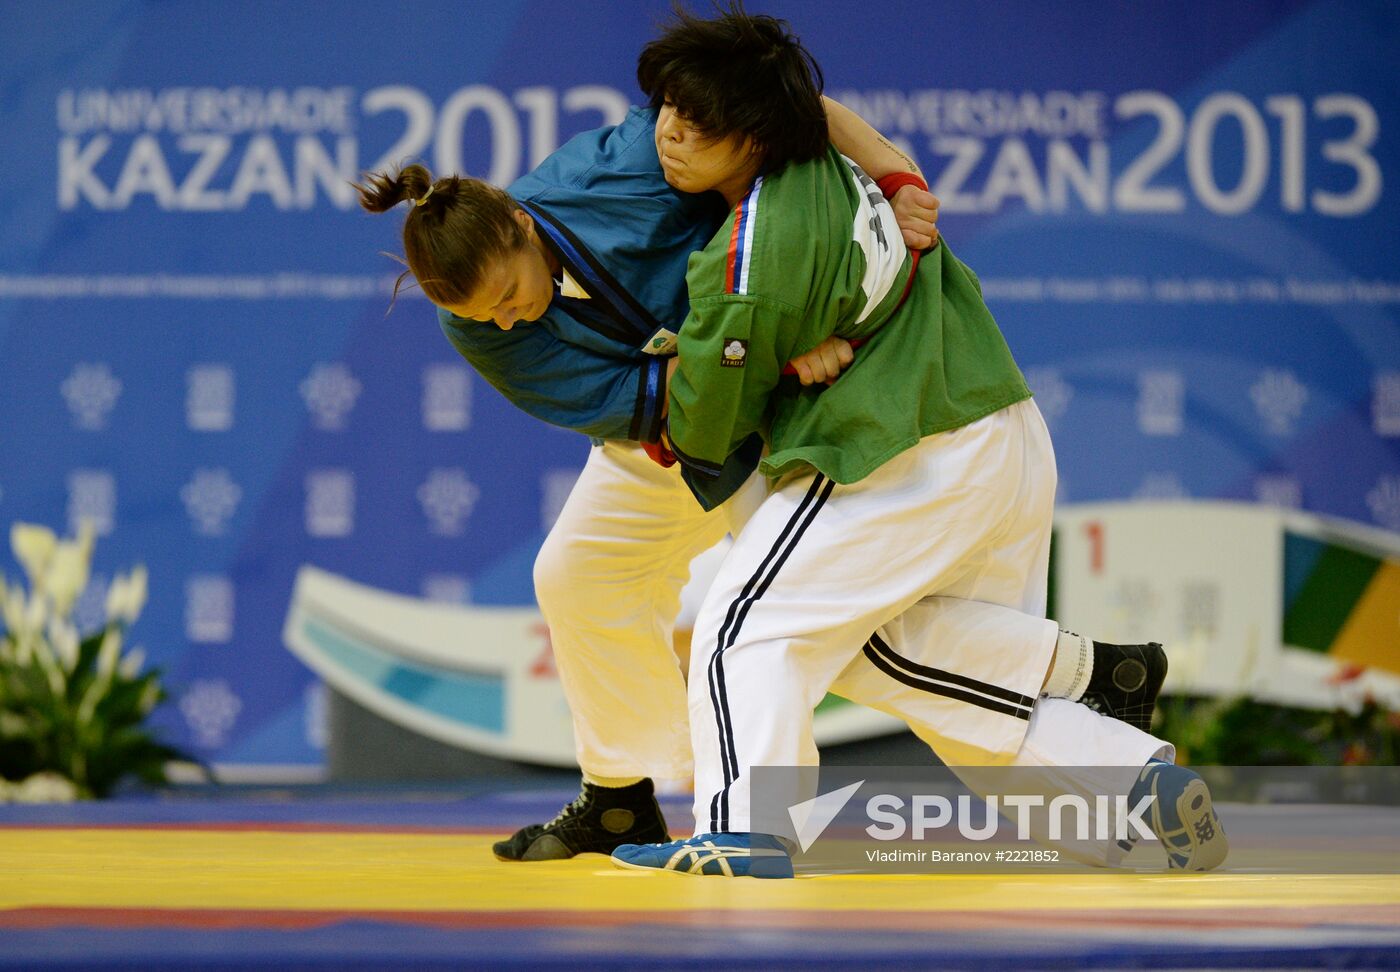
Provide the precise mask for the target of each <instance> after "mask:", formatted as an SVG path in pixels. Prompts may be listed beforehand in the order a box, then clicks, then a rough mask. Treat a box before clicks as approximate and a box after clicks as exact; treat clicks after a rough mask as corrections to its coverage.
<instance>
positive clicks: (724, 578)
mask: <svg viewBox="0 0 1400 972" xmlns="http://www.w3.org/2000/svg"><path fill="white" fill-rule="evenodd" d="M1055 478H1056V473H1055V458H1054V452H1053V449H1052V447H1051V444H1050V436H1049V433H1048V431H1047V430H1046V428H1045V423H1044V421H1043V420H1042V419H1041V416H1040V412H1039V410H1038V409H1037V408H1036V406H1035V404H1034V403H1033V402H1031V401H1025V402H1021V403H1019V404H1016V405H1013V406H1011V407H1010V408H1006V409H1003V410H1001V411H999V412H996V413H994V414H993V415H990V416H988V417H986V418H984V419H981V420H980V421H977V422H974V423H972V424H971V425H969V426H966V427H964V428H962V429H957V430H954V431H951V432H946V433H942V434H940V435H934V436H929V437H928V438H925V439H924V440H923V441H922V442H921V443H919V444H918V445H917V446H915V447H914V448H911V449H909V450H907V451H906V452H904V453H901V454H900V455H898V456H896V457H895V458H893V459H891V460H890V461H889V462H887V463H886V464H885V465H884V466H882V467H880V468H879V469H878V470H876V471H875V472H874V473H872V474H871V475H870V476H868V477H866V478H865V479H863V480H861V481H860V482H858V483H853V484H851V485H847V486H839V485H837V484H835V483H834V482H832V481H831V480H829V479H827V478H826V477H825V476H822V475H807V476H802V477H797V478H793V479H790V480H788V481H785V482H783V483H781V484H779V486H778V488H777V489H775V490H774V491H773V492H772V493H770V494H769V495H768V496H767V497H766V498H765V499H764V500H763V502H762V503H761V505H760V506H759V507H758V509H757V511H756V512H754V514H753V515H752V517H751V518H749V519H748V521H747V523H746V524H745V526H744V528H743V531H742V532H741V533H740V534H739V535H738V537H737V538H736V540H735V543H734V546H733V548H732V549H731V550H730V552H729V555H728V556H727V557H726V559H725V561H724V563H723V564H722V566H721V567H720V570H719V573H718V575H717V576H716V578H715V581H714V583H713V585H712V586H711V588H710V591H709V593H708V595H707V596H706V598H705V601H704V603H703V605H702V606H701V608H700V613H699V616H698V618H697V620H696V625H695V635H694V639H693V641H692V645H691V667H690V680H689V702H690V723H691V738H692V740H693V744H694V754H695V815H696V832H697V833H702V832H721V831H740V832H742V831H747V830H749V829H751V828H750V826H749V798H750V782H751V780H750V775H751V774H750V771H751V768H752V767H754V766H811V765H815V764H816V762H817V749H816V745H815V743H814V741H813V738H812V710H813V708H814V707H815V706H816V705H817V703H818V702H820V701H821V699H822V697H823V696H824V695H825V693H826V692H827V691H828V690H830V691H833V692H836V693H837V694H840V695H844V696H846V697H847V698H850V699H852V700H853V701H858V702H862V703H864V704H867V705H871V706H874V707H875V708H878V709H881V710H884V711H886V712H889V713H891V714H893V715H896V716H898V717H899V718H902V719H904V720H905V721H906V722H908V724H909V725H910V727H911V728H912V729H913V730H914V731H915V732H916V733H917V734H918V735H919V736H920V737H921V738H922V739H924V740H925V741H926V742H928V743H929V744H930V745H931V746H932V747H933V748H934V750H935V751H936V752H937V753H938V755H939V756H940V758H942V759H943V760H944V761H945V762H946V763H948V764H949V765H953V766H957V765H1031V766H1045V765H1058V766H1124V767H1140V766H1141V765H1143V764H1144V763H1146V762H1147V760H1148V759H1149V758H1151V757H1152V756H1153V755H1154V754H1157V753H1159V752H1162V751H1163V750H1164V749H1169V747H1165V746H1164V744H1163V743H1162V742H1160V741H1159V740H1156V739H1154V738H1153V737H1152V736H1149V735H1147V734H1146V733H1143V732H1140V731H1138V730H1136V729H1133V728H1132V727H1130V726H1128V725H1126V724H1124V723H1121V722H1117V721H1116V720H1112V719H1108V718H1106V717H1103V716H1099V715H1098V714H1096V713H1094V712H1092V711H1090V710H1088V709H1087V708H1085V707H1084V706H1082V705H1078V704H1077V703H1068V702H1063V700H1051V701H1054V702H1056V703H1057V704H1054V705H1045V704H1042V705H1039V706H1036V705H1035V699H1036V696H1037V695H1038V693H1039V690H1040V687H1041V684H1042V683H1043V681H1044V678H1045V673H1046V670H1047V668H1048V666H1049V662H1050V658H1051V655H1052V653H1053V651H1054V646H1055V641H1056V637H1057V630H1058V629H1057V626H1056V625H1055V623H1054V622H1053V621H1048V620H1045V619H1044V617H1043V613H1044V609H1045V596H1046V581H1047V574H1048V568H1049V550H1050V530H1051V521H1052V516H1053V507H1054V496H1055ZM872 631H873V632H875V635H874V637H872V636H871V632H872ZM1033 707H1034V709H1033ZM1033 712H1034V715H1033Z"/></svg>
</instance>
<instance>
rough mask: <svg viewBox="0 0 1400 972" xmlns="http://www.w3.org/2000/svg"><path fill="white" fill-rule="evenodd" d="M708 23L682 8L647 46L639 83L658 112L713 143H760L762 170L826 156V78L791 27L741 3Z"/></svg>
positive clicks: (722, 9) (639, 68)
mask: <svg viewBox="0 0 1400 972" xmlns="http://www.w3.org/2000/svg"><path fill="white" fill-rule="evenodd" d="M718 9H719V16H717V17H715V18H714V19H712V20H705V19H702V18H700V17H697V16H695V15H694V14H692V13H690V12H688V11H686V10H685V9H683V8H680V7H677V8H675V10H674V21H673V22H672V23H671V24H670V25H668V26H667V27H666V28H665V29H664V30H663V32H662V34H661V36H660V37H658V38H657V39H656V40H654V41H652V42H651V43H649V44H647V45H646V47H644V48H642V54H641V57H640V58H638V60H637V84H638V85H639V86H640V87H641V89H642V92H643V93H644V94H645V95H646V96H647V98H648V99H649V100H650V103H651V106H652V107H653V108H660V107H661V106H662V105H663V104H667V103H669V104H671V105H672V106H674V108H675V110H676V113H677V114H678V115H680V117H681V118H682V119H684V120H685V121H686V122H688V123H689V124H691V125H693V126H694V127H695V128H697V129H698V130H699V131H701V132H702V133H704V134H705V135H706V136H707V137H709V138H725V137H726V136H729V135H739V136H748V137H749V138H751V139H753V141H754V144H755V146H756V147H757V150H758V152H759V155H760V156H761V159H762V161H761V162H760V171H761V172H771V171H773V170H776V169H780V168H782V167H783V166H784V165H786V164H787V163H789V162H803V161H806V160H808V159H814V158H816V157H817V156H819V155H821V154H822V153H823V152H825V151H826V147H827V141H828V135H827V128H826V110H825V108H824V107H823V105H822V84H823V80H822V72H821V68H820V67H819V66H818V65H817V62H816V60H815V59H814V58H813V57H812V55H811V54H810V53H809V52H808V51H807V49H806V48H804V47H803V46H802V42H801V41H799V40H798V39H797V37H796V36H794V35H793V34H792V33H791V32H790V30H789V29H788V25H787V22H786V21H782V20H777V19H775V18H773V17H768V16H765V15H763V14H750V13H746V12H745V11H744V10H743V7H742V6H741V4H739V3H734V4H732V5H731V6H729V7H728V8H725V7H719V8H718Z"/></svg>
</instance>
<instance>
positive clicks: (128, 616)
mask: <svg viewBox="0 0 1400 972" xmlns="http://www.w3.org/2000/svg"><path fill="white" fill-rule="evenodd" d="M145 606H146V568H145V567H142V566H138V567H136V568H135V569H134V570H132V572H131V573H130V574H127V575H126V576H122V575H120V574H119V575H117V577H116V578H115V579H114V580H113V581H112V586H111V587H109V588H108V589H107V620H108V621H116V622H120V623H122V624H125V625H131V624H133V623H134V622H135V621H136V619H137V618H138V617H140V615H141V609H142V608H144V607H145Z"/></svg>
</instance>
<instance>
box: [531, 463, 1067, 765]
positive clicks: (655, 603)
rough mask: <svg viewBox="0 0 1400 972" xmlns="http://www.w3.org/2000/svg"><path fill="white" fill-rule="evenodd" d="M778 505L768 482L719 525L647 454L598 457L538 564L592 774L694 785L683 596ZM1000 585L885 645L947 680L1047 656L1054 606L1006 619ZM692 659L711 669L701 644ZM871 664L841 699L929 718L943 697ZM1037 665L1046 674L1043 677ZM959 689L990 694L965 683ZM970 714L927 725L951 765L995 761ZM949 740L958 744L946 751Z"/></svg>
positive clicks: (844, 686) (542, 601) (940, 601)
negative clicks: (969, 664) (975, 659)
mask: <svg viewBox="0 0 1400 972" xmlns="http://www.w3.org/2000/svg"><path fill="white" fill-rule="evenodd" d="M767 495H768V490H767V485H766V483H764V482H763V480H762V479H761V478H758V477H755V479H754V480H753V481H751V482H750V483H749V484H748V485H747V486H746V487H745V489H744V490H743V491H742V492H741V493H740V494H739V495H737V496H735V497H734V499H733V500H731V501H730V502H729V503H726V504H725V505H724V507H722V508H721V509H720V510H716V511H713V512H711V513H705V512H703V511H702V510H701V509H700V507H699V506H698V505H697V504H696V502H695V500H694V498H693V497H692V496H691V495H690V490H689V489H688V488H687V487H686V485H685V484H684V483H683V482H682V481H681V477H680V473H679V469H678V468H671V469H663V468H661V467H660V466H658V465H656V464H655V463H654V462H652V461H651V460H650V459H648V458H647V457H646V454H645V453H644V452H643V451H642V450H641V449H640V448H639V447H637V446H635V445H631V444H629V443H620V442H608V443H606V444H604V445H602V446H595V447H594V448H593V449H592V451H591V452H590V453H589V456H588V462H587V464H586V465H585V466H584V469H583V472H582V473H581V474H580V476H579V479H578V482H577V483H576V484H575V486H574V488H573V490H572V492H571V493H570V495H569V499H568V501H567V502H566V503H565V505H564V508H563V510H562V511H561V512H560V515H559V518H558V520H557V521H556V522H555V524H554V527H553V529H551V531H550V534H549V537H548V538H547V539H546V540H545V543H544V546H543V547H542V548H541V550H540V553H539V556H538V558H537V559H536V562H535V592H536V596H537V598H538V600H539V605H540V610H541V611H542V612H543V614H544V617H545V620H546V621H547V622H548V623H549V628H550V637H551V640H552V643H553V649H554V658H555V663H556V666H557V668H558V671H559V677H560V680H561V682H562V686H563V689H564V694H565V697H566V698H567V699H568V701H569V707H570V710H571V712H572V716H573V725H574V743H575V749H576V753H577V756H578V761H579V766H580V767H581V768H582V769H583V771H584V772H585V773H588V774H589V775H591V776H611V777H626V776H651V777H655V778H657V779H668V780H682V779H687V778H689V777H690V775H691V773H692V769H693V766H692V760H691V732H690V723H689V720H688V718H687V709H686V686H685V680H684V679H683V678H682V676H681V672H680V669H679V667H678V665H677V662H676V656H675V651H674V649H673V641H672V633H673V627H674V619H675V616H676V612H677V606H678V604H679V600H680V592H681V590H682V588H683V587H684V586H685V584H686V581H687V579H688V572H689V566H690V562H691V560H692V559H693V558H694V557H695V556H696V555H697V554H698V553H700V552H701V551H703V550H705V549H707V548H709V547H710V546H711V545H713V544H714V543H715V542H716V541H717V540H718V539H719V538H720V537H722V536H723V535H724V534H725V532H726V531H728V530H731V529H732V530H734V531H735V532H736V534H737V533H738V532H739V527H740V526H741V525H742V523H743V522H744V521H745V520H746V518H747V516H749V515H751V514H752V512H753V510H754V509H755V508H757V507H758V505H759V504H760V503H762V502H763V500H764V498H765V497H766V496H767ZM994 581H995V578H994V577H990V576H989V577H986V578H984V579H983V581H982V582H981V583H980V584H973V585H970V586H967V587H965V588H964V589H965V590H966V591H968V592H969V593H968V596H971V597H979V598H980V599H979V600H976V601H967V600H964V599H962V598H956V597H950V598H928V599H925V600H923V601H920V602H919V603H918V604H916V605H914V607H913V608H911V609H910V611H909V612H908V614H907V616H906V617H905V618H904V619H903V620H896V621H893V622H891V623H890V625H888V626H887V627H886V629H885V631H886V634H885V635H884V636H882V637H886V643H890V642H889V640H888V639H890V638H892V639H894V640H897V641H899V642H900V643H901V644H904V645H905V647H904V649H903V650H904V651H905V652H906V655H905V657H907V658H909V659H911V660H915V661H922V663H923V664H925V665H926V666H929V667H933V668H938V669H941V670H946V668H947V666H945V665H943V664H942V658H943V656H944V654H945V653H948V652H951V654H952V657H958V656H961V655H965V654H969V653H972V652H974V650H975V648H976V646H977V645H978V644H979V643H981V642H984V641H987V640H989V639H993V640H994V639H1002V640H1010V641H1016V642H1018V643H1021V644H1024V645H1031V646H1034V645H1040V644H1041V643H1042V642H1043V640H1044V639H1045V638H1046V637H1047V632H1049V631H1051V630H1052V629H1053V625H1049V624H1048V623H1047V622H1046V621H1045V620H1043V619H1042V618H1041V617H1040V615H1041V613H1042V612H1043V610H1044V602H1043V600H1035V599H1032V600H1029V601H1026V602H1024V607H1025V609H1026V610H1027V611H1028V612H1029V615H1027V614H1023V613H1021V611H1020V610H1019V607H1020V605H1019V604H1017V609H1008V608H1006V607H1002V606H1000V605H998V604H995V603H992V598H991V597H990V596H988V595H987V585H988V584H990V583H993V582H994ZM1041 586H1042V588H1043V583H1042V585H1041ZM1041 597H1042V598H1043V590H1042V593H1041ZM1002 600H1007V601H1008V602H1010V603H1015V602H1014V599H1007V598H1003V599H1002ZM916 619H917V622H918V623H917V625H916V624H915V623H914V622H915V620H916ZM905 627H909V628H913V627H917V628H918V629H919V630H920V631H922V632H923V633H924V636H925V637H926V638H927V639H928V644H927V647H926V648H910V647H908V645H907V642H908V636H907V635H906V634H905V632H904V628H905ZM868 641H870V631H869V630H866V631H864V632H862V633H861V634H860V635H859V636H858V637H857V638H856V639H854V640H853V641H852V642H851V644H850V645H849V646H848V650H849V651H850V652H853V653H859V652H860V651H861V647H862V646H863V645H866V644H867V642H868ZM692 652H693V653H695V654H701V655H705V656H706V657H708V652H706V651H705V649H704V646H703V645H702V644H701V643H700V642H699V641H698V640H697V641H696V642H695V645H694V646H693V648H692ZM865 659H866V656H865V655H864V654H859V657H857V658H856V659H855V660H854V661H852V663H851V664H850V665H849V666H848V670H847V671H846V672H845V673H843V674H842V675H841V676H840V677H838V678H837V680H836V682H835V683H834V684H833V685H832V691H833V692H835V693H836V694H838V695H843V696H845V697H846V698H849V699H851V700H853V701H856V702H861V703H864V704H867V705H870V706H873V707H875V708H878V709H881V710H884V711H886V712H893V713H895V714H896V715H899V714H902V713H903V712H905V711H917V710H918V708H919V705H918V704H919V703H923V702H925V701H927V700H930V699H935V698H936V697H934V696H929V695H928V694H927V693H926V692H925V691H923V690H922V689H921V688H919V687H910V686H908V685H906V684H904V683H903V682H901V681H898V680H897V679H895V678H891V677H889V676H888V675H886V674H885V673H884V672H883V671H881V670H880V669H878V668H876V667H874V666H873V665H872V664H870V663H868V662H867V661H866V660H865ZM1032 665H1033V667H1034V666H1038V667H1040V669H1041V674H1043V671H1044V666H1043V665H1041V664H1039V662H1033V663H1032ZM915 674H916V675H918V674H919V673H915ZM991 674H992V676H993V679H992V680H993V681H994V680H995V678H996V677H999V676H997V673H996V672H995V671H992V672H991ZM936 678H937V677H935V679H936ZM1039 684H1040V683H1039V682H1036V687H1038V686H1039ZM945 690H946V691H948V692H950V693H951V692H960V691H966V692H969V693H971V694H973V695H981V694H983V693H982V692H979V691H978V690H977V689H976V688H975V687H973V688H971V689H966V688H964V687H963V686H959V685H957V684H954V683H948V684H947V685H946V689H945ZM1022 694H1025V695H1029V694H1033V693H1031V692H1026V693H1017V695H1018V698H1017V699H1015V700H1012V702H1023V701H1024V700H1023V699H1020V698H1019V696H1020V695H1022ZM950 697H951V696H950ZM993 698H995V696H993ZM1001 701H1006V700H1004V699H1002V700H1001ZM1011 707H1013V708H1015V707H1017V706H1016V705H1014V704H1012V705H1011ZM963 715H964V710H963V708H962V707H955V706H945V707H943V708H941V709H938V708H935V710H934V711H928V712H922V713H921V717H922V719H923V723H922V724H926V725H927V726H929V727H930V729H929V730H928V731H931V732H933V733H935V735H932V736H929V737H927V738H928V740H929V742H930V743H933V742H935V741H938V742H939V743H940V745H939V756H940V757H941V758H942V759H944V761H946V762H957V761H965V762H976V761H978V759H979V757H981V755H982V753H983V750H982V749H981V748H979V747H977V746H973V747H965V746H962V747H960V746H959V745H957V743H956V739H957V738H958V737H957V736H956V735H955V734H954V730H956V728H957V727H958V726H960V725H962V719H963ZM922 724H921V723H916V724H915V731H917V732H923V731H925V730H923V729H921V728H920V726H921V725H922ZM945 730H946V732H945ZM938 733H943V735H946V736H947V741H946V743H945V741H944V739H943V736H942V735H937V734H938Z"/></svg>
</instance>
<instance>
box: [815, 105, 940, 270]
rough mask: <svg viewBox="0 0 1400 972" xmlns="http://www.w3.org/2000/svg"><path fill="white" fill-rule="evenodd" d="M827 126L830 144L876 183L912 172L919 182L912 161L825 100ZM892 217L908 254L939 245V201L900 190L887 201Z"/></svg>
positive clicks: (929, 195)
mask: <svg viewBox="0 0 1400 972" xmlns="http://www.w3.org/2000/svg"><path fill="white" fill-rule="evenodd" d="M822 103H823V104H824V105H825V106H826V126H827V131H828V132H829V133H830V136H831V144H833V145H835V146H836V149H837V151H839V152H840V153H841V154H842V155H844V156H846V157H847V158H849V159H851V160H852V161H854V162H855V164H856V165H858V166H860V167H861V168H862V169H864V170H865V174H866V175H868V176H870V178H872V179H875V180H877V181H878V180H880V179H883V178H884V177H885V176H887V175H893V174H894V173H896V172H911V173H913V174H914V175H917V176H920V177H921V178H922V176H923V173H922V172H920V171H919V167H918V166H917V165H915V164H914V160H913V159H911V158H910V157H909V156H908V155H906V154H905V153H903V152H901V151H900V150H899V148H898V147H896V146H895V145H894V143H893V142H891V141H890V140H889V139H887V138H885V137H884V136H883V135H881V134H880V133H879V132H877V131H876V130H875V129H873V128H871V127H870V125H869V124H867V123H866V121H865V119H864V118H861V117H860V116H859V115H857V114H856V113H855V112H853V111H851V109H849V108H847V107H846V106H845V105H843V104H841V103H840V102H839V101H833V100H831V99H830V98H827V97H825V96H823V97H822ZM890 205H891V206H893V207H894V215H895V219H896V221H897V222H898V223H899V228H900V229H901V230H902V231H903V234H904V242H905V243H906V244H908V246H909V248H910V249H911V250H926V249H928V248H929V247H931V246H933V245H934V244H935V243H937V242H938V227H937V226H936V225H935V224H936V223H937V222H938V197H937V196H935V195H934V194H933V193H931V192H929V191H928V190H926V189H920V188H919V187H918V186H901V187H900V189H899V191H898V192H896V193H895V194H894V198H892V199H891V200H890Z"/></svg>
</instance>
